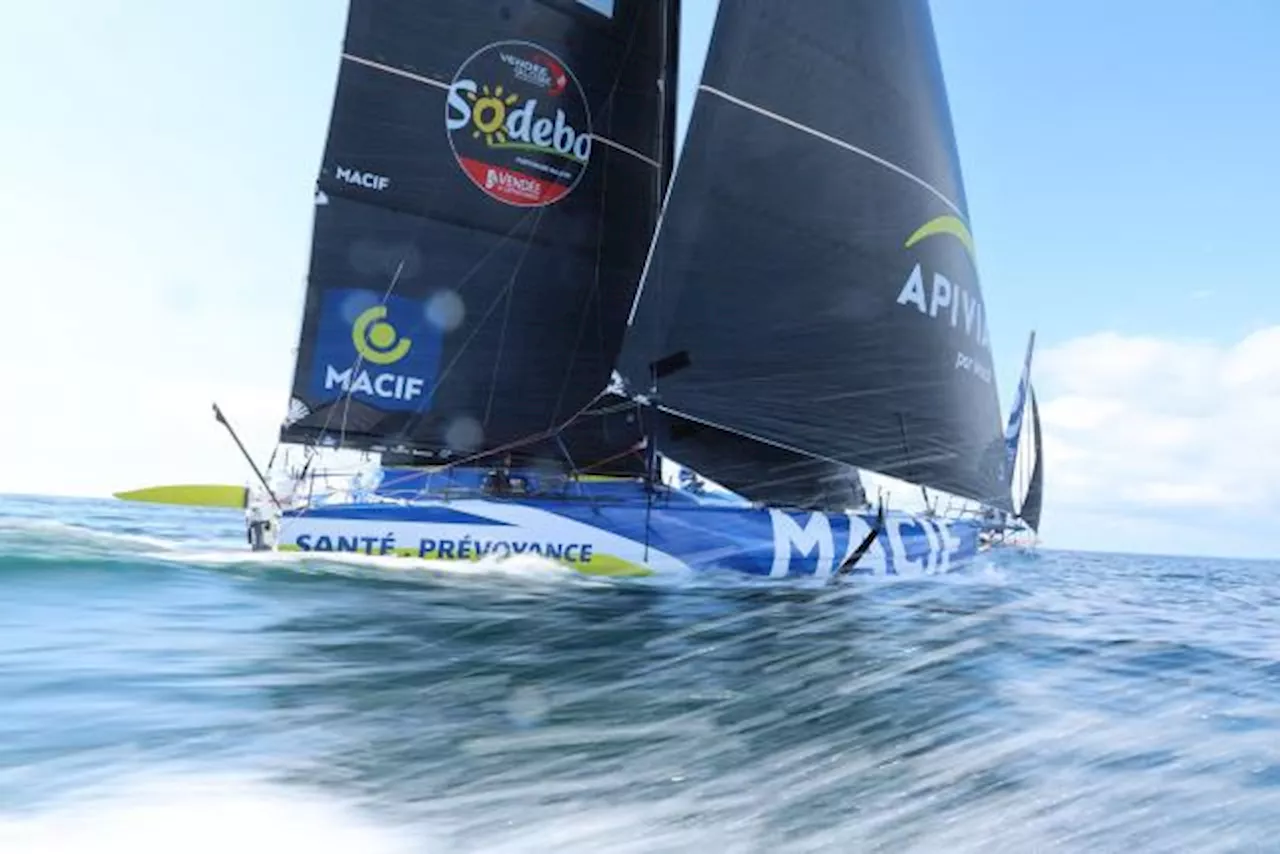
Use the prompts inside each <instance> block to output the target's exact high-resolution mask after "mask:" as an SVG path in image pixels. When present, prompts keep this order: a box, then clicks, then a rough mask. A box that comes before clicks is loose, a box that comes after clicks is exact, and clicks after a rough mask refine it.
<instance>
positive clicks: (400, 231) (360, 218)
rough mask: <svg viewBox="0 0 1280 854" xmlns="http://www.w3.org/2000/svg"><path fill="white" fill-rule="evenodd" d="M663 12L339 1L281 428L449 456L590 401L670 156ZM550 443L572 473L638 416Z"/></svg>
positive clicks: (623, 435)
mask: <svg viewBox="0 0 1280 854" xmlns="http://www.w3.org/2000/svg"><path fill="white" fill-rule="evenodd" d="M677 17H678V7H677V3H676V2H675V0H523V1H522V2H515V3H497V2H491V3H482V2H476V0H433V2H430V3H426V2H421V0H351V3H350V7H349V11H348V19H347V27H346V38H345V42H344V46H343V54H342V62H341V67H340V71H339V75H338V82H337V91H336V95H335V99H334V104H333V110H332V115H331V120H330V126H329V132H328V139H327V144H326V146H325V152H324V162H323V167H322V169H321V171H320V176H319V180H318V187H317V190H318V192H317V199H316V208H315V220H314V232H313V237H312V249H311V263H310V273H309V278H308V285H307V294H306V306H305V311H304V317H303V322H302V329H301V334H300V342H299V347H298V355H297V362H296V367H295V374H294V382H293V399H292V401H291V405H290V411H289V416H288V418H287V420H286V423H285V426H284V427H283V428H282V432H281V438H282V440H283V441H285V442H296V443H304V444H312V443H314V444H319V445H330V446H339V447H348V448H360V449H372V450H379V451H392V452H398V453H401V454H404V453H408V454H412V455H420V456H422V457H423V458H425V459H426V460H430V459H451V458H452V459H456V458H457V457H458V456H460V455H467V454H473V453H477V452H479V453H483V452H486V451H492V450H496V449H501V448H504V447H506V446H509V445H511V444H516V443H521V442H522V441H526V440H528V439H529V437H531V436H533V437H537V436H539V435H550V433H552V432H554V431H555V428H556V427H557V426H558V425H562V424H564V423H566V422H569V421H571V420H572V419H573V418H574V416H575V415H576V414H578V413H580V412H581V411H583V409H584V408H586V407H589V406H590V405H591V404H592V402H593V400H594V398H596V396H597V395H598V394H600V392H601V390H602V389H603V388H604V387H605V386H606V384H607V383H608V380H609V377H610V372H611V370H612V368H613V367H614V363H615V359H616V356H617V353H618V351H619V348H620V346H621V338H622V330H623V328H624V325H625V319H626V316H627V312H628V310H629V308H630V306H631V304H632V298H633V295H634V293H635V289H636V284H637V282H638V280H639V277H640V273H641V271H642V268H643V264H644V261H645V257H646V253H647V250H648V248H649V245H650V242H651V238H652V234H653V231H654V228H655V225H656V222H657V218H658V214H659V210H660V206H661V201H662V197H663V194H664V193H665V191H666V185H667V181H668V177H669V171H670V165H671V163H672V162H673V151H672V149H673V139H674V99H675V86H674V85H673V83H672V81H671V80H670V79H669V76H670V74H671V73H672V72H673V70H674V66H675V56H676V52H677V37H676V33H677V30H676V27H677ZM557 435H558V440H557V442H556V443H555V444H556V445H557V446H558V450H566V449H565V448H564V445H565V443H566V441H567V442H569V443H570V444H571V445H572V449H571V451H572V454H573V455H574V457H575V458H576V459H577V460H578V462H579V463H581V464H584V465H585V464H587V463H589V462H590V461H591V460H593V459H601V458H605V457H611V456H615V455H617V454H618V453H619V452H625V451H626V449H627V448H628V447H629V446H630V445H631V444H633V443H634V442H635V441H636V439H637V437H638V435H639V427H638V422H637V419H636V417H635V413H634V412H632V413H618V414H616V415H615V417H612V418H605V417H601V418H596V419H586V420H580V421H579V422H575V423H574V425H573V426H572V428H570V429H569V430H567V431H563V432H561V433H559V434H557ZM553 450H555V449H553Z"/></svg>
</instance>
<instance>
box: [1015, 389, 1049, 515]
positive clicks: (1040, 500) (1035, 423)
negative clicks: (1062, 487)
mask: <svg viewBox="0 0 1280 854" xmlns="http://www.w3.org/2000/svg"><path fill="white" fill-rule="evenodd" d="M1031 446H1032V449H1033V451H1034V453H1035V455H1036V461H1035V463H1033V464H1032V467H1031V480H1030V481H1029V482H1028V484H1027V497H1026V498H1025V499H1023V501H1022V512H1021V513H1020V514H1019V516H1020V517H1021V518H1022V521H1024V522H1026V523H1027V527H1029V528H1031V530H1033V531H1039V530H1040V512H1041V510H1042V505H1043V504H1044V443H1043V438H1042V437H1041V435H1040V407H1039V406H1038V405H1037V404H1036V392H1035V389H1031Z"/></svg>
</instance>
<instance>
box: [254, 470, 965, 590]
mask: <svg viewBox="0 0 1280 854" xmlns="http://www.w3.org/2000/svg"><path fill="white" fill-rule="evenodd" d="M622 486H623V484H616V485H613V488H612V489H610V490H608V492H611V493H612V494H608V493H607V492H606V493H603V494H602V493H601V492H600V491H597V490H591V491H590V492H594V493H595V494H587V495H578V496H573V497H568V496H557V497H542V496H529V497H523V496H522V497H512V498H506V497H504V498H487V497H464V498H457V499H452V498H450V499H447V500H444V499H432V498H421V499H419V498H414V499H391V498H385V497H381V496H376V495H371V496H366V500H359V499H357V500H355V501H352V502H350V503H329V504H322V505H319V506H313V507H308V508H305V509H297V510H288V511H286V512H285V513H284V514H283V515H282V517H281V518H280V524H279V530H278V535H277V536H278V540H277V542H278V548H280V549H281V550H285V551H297V552H314V553H317V554H324V553H334V552H346V553H356V554H362V555H373V556H379V555H385V556H396V557H402V558H408V559H420V560H428V561H433V562H434V561H474V562H480V561H488V560H494V559H503V558H511V557H524V558H528V559H541V560H546V561H550V562H554V563H556V564H560V565H563V566H565V567H569V568H572V569H574V570H577V571H579V572H582V573H586V574H592V575H615V576H617V575H630V576H637V575H664V576H677V577H680V576H688V575H689V574H691V573H697V572H702V571H707V570H722V571H723V570H731V571H737V572H741V573H745V574H747V575H753V576H767V577H773V578H785V577H817V578H825V577H827V576H830V575H831V574H832V573H834V572H835V571H836V570H837V569H838V568H839V567H840V566H841V565H842V564H844V563H845V562H846V560H848V558H849V557H850V556H851V555H852V554H853V553H854V551H855V550H856V549H857V548H858V545H859V544H860V543H861V542H862V541H863V540H864V539H865V538H866V536H867V535H868V534H869V533H870V532H871V530H872V528H873V527H874V526H875V524H876V514H875V513H874V512H870V511H850V512H846V513H822V512H808V511H802V510H781V509H775V508H758V507H754V506H752V505H750V504H746V503H745V502H739V501H725V500H720V499H717V498H706V497H702V496H698V495H694V494H690V493H686V492H682V491H680V490H663V491H661V492H660V493H659V494H658V495H657V496H656V497H655V498H654V499H653V501H652V505H650V503H649V499H648V496H647V495H646V494H645V493H644V491H643V489H642V488H641V486H640V485H638V484H632V483H628V484H627V486H629V487H631V488H630V489H618V487H622ZM981 530H982V526H981V525H980V524H979V523H978V522H977V521H976V520H966V519H952V520H948V519H940V518H933V517H926V516H917V515H912V514H907V513H895V512H887V513H886V514H885V516H884V527H883V529H882V531H881V535H880V536H878V537H877V538H876V539H875V540H874V542H873V543H872V544H871V546H870V548H869V549H868V550H867V551H866V552H865V554H864V555H863V557H862V558H861V559H860V560H859V561H858V563H857V566H856V569H855V571H856V572H858V573H871V574H881V575H932V574H939V573H945V572H948V571H950V570H952V569H955V568H957V567H959V566H960V565H962V564H963V563H965V562H966V561H968V560H970V559H971V558H973V557H974V556H975V555H976V554H977V553H978V551H979V534H980V532H981Z"/></svg>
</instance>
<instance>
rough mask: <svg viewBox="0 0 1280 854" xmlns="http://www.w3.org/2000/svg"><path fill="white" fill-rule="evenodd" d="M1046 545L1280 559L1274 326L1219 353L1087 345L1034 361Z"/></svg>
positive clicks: (1190, 346)
mask: <svg viewBox="0 0 1280 854" xmlns="http://www.w3.org/2000/svg"><path fill="white" fill-rule="evenodd" d="M1034 377H1035V382H1036V386H1037V389H1038V394H1039V396H1040V401H1041V415H1042V418H1043V421H1044V429H1045V458H1046V481H1047V489H1046V511H1045V520H1046V521H1045V525H1046V531H1045V533H1046V539H1047V540H1049V541H1051V542H1053V543H1055V544H1061V545H1066V546H1074V547H1094V548H1117V549H1125V550H1133V551H1159V552H1170V551H1174V552H1181V551H1192V552H1199V553H1206V552H1211V553H1218V554H1253V555H1263V554H1268V553H1270V554H1275V553H1276V552H1277V551H1280V326H1274V327H1269V328H1266V329H1262V330H1259V331H1257V332H1254V333H1253V334H1251V335H1249V336H1248V337H1246V338H1244V339H1243V340H1241V341H1239V342H1236V343H1234V344H1232V345H1230V346H1219V345H1215V344H1211V343H1205V342H1196V341H1174V340H1162V339H1156V338H1144V337H1128V336H1122V335H1118V334H1115V333H1099V334H1096V335H1089V336H1085V337H1082V338H1077V339H1074V340H1071V341H1068V342H1066V343H1064V344H1062V345H1060V346H1057V347H1053V348H1049V349H1046V350H1044V351H1042V352H1041V353H1040V354H1039V355H1038V357H1037V364H1036V366H1035V368H1034Z"/></svg>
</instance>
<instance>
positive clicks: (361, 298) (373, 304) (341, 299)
mask: <svg viewBox="0 0 1280 854" xmlns="http://www.w3.org/2000/svg"><path fill="white" fill-rule="evenodd" d="M439 358H440V332H439V330H438V329H436V328H435V327H434V326H433V325H432V324H431V323H430V322H429V321H428V319H427V315H426V311H425V305H424V304H422V303H419V302H416V301H414V300H409V299H403V298H399V297H388V298H387V299H386V301H383V300H382V299H381V298H380V296H379V295H377V294H374V293H373V292H372V291H357V290H335V291H330V292H328V293H326V294H325V302H324V304H323V305H322V308H321V318H320V329H319V336H318V338H317V341H316V357H315V360H314V372H313V382H312V393H313V394H315V395H316V396H317V397H319V398H321V399H323V400H326V401H331V400H333V399H335V398H340V397H343V396H345V395H350V396H351V397H352V398H353V399H355V400H360V401H362V402H364V403H368V404H369V405H371V406H375V407H377V408H379V409H387V410H418V409H425V408H427V407H428V406H429V405H430V392H429V390H428V389H429V383H431V382H432V381H434V378H435V375H436V370H437V367H438V364H439Z"/></svg>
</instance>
